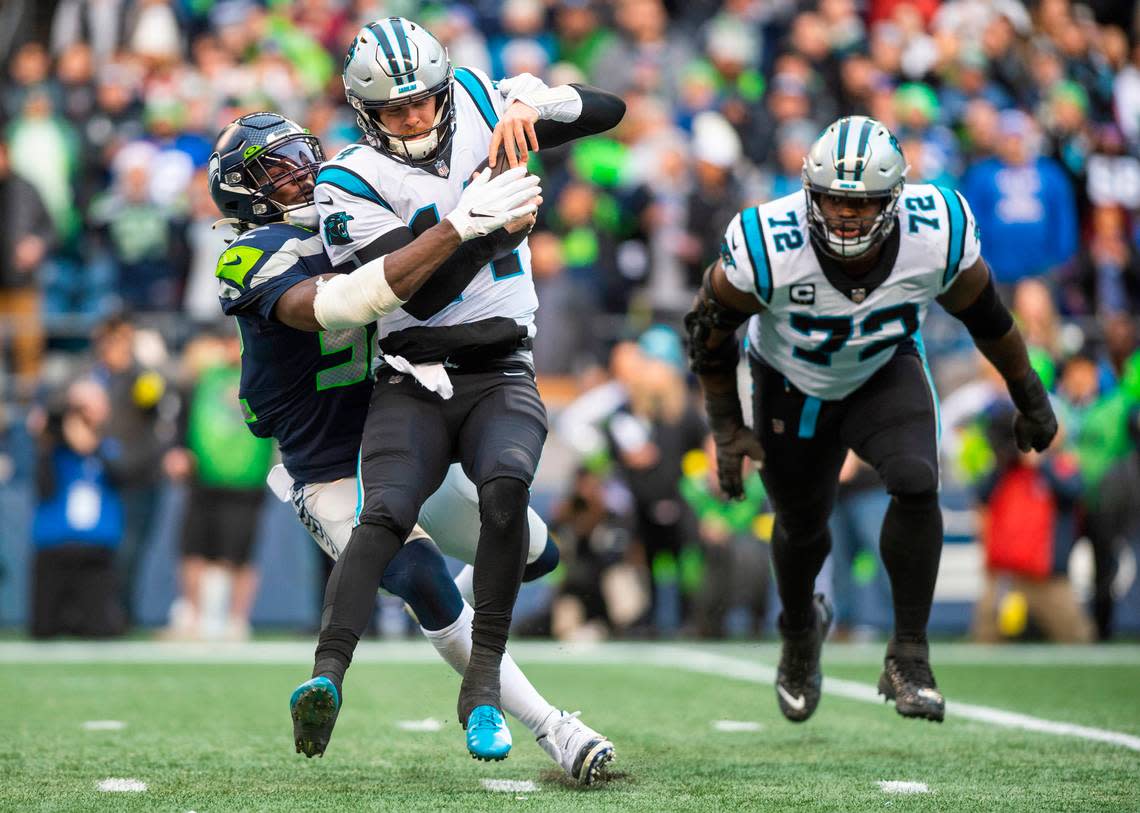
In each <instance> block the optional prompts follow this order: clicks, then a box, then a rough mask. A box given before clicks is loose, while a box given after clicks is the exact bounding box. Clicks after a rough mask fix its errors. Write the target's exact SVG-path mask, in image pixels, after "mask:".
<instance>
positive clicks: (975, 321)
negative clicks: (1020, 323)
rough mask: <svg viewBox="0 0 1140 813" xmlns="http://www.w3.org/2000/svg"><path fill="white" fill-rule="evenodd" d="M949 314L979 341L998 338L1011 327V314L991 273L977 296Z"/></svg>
mask: <svg viewBox="0 0 1140 813" xmlns="http://www.w3.org/2000/svg"><path fill="white" fill-rule="evenodd" d="M951 316H953V317H954V318H955V319H958V320H959V321H960V322H961V323H962V324H964V325H965V326H966V330H968V331H970V335H971V336H973V337H974V338H975V339H977V340H979V341H993V340H994V339H1000V338H1001V337H1002V336H1004V335H1005V334H1007V333H1009V329H1010V328H1011V327H1013V316H1012V315H1011V314H1010V312H1009V310H1008V309H1007V308H1006V306H1005V305H1004V304H1003V303H1002V301H1001V297H1000V296H998V292H997V288H995V287H994V278H993V275H992V274H991V275H990V277H989V279H987V280H986V287H985V288H983V289H982V292H981V293H980V294H978V298H977V299H975V300H974V301H973V302H972V303H971V304H970V305H968V306H967V307H965V308H963V309H962V310H960V311H958V312H957V313H953V314H951Z"/></svg>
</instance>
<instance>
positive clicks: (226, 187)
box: [209, 113, 324, 228]
mask: <svg viewBox="0 0 1140 813" xmlns="http://www.w3.org/2000/svg"><path fill="white" fill-rule="evenodd" d="M322 161H324V153H323V152H322V151H321V142H320V141H319V140H318V139H317V137H316V136H314V135H313V134H312V133H310V132H309V131H308V130H306V129H304V128H303V127H301V126H300V125H299V124H297V123H296V122H294V121H290V120H289V119H287V118H285V117H284V116H281V115H278V114H277V113H249V114H247V115H244V116H241V117H240V118H238V119H236V120H235V121H233V122H231V123H230V124H229V125H227V126H226V128H225V129H224V130H222V132H221V134H220V135H219V136H218V140H217V143H216V144H215V145H214V154H213V155H211V156H210V174H209V182H210V196H211V197H212V198H213V199H214V204H215V205H216V206H217V207H218V210H219V211H220V212H221V213H222V214H223V215H224V216H225V217H227V218H234V219H236V220H238V221H239V222H240V223H243V224H248V225H251V226H263V225H265V224H266V223H279V222H283V221H284V222H289V223H296V224H297V225H301V226H307V227H309V228H312V227H313V226H315V225H316V222H317V215H316V205H315V204H314V203H313V187H314V185H315V182H316V176H317V171H318V170H319V169H320V166H321V162H322Z"/></svg>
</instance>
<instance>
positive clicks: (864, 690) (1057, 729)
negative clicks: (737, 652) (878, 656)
mask: <svg viewBox="0 0 1140 813" xmlns="http://www.w3.org/2000/svg"><path fill="white" fill-rule="evenodd" d="M658 653H659V654H658V656H657V657H655V658H652V659H649V658H647V659H643V661H642V662H643V663H646V662H656V663H657V664H658V665H661V666H668V667H670V668H673V669H685V670H687V671H690V672H699V673H701V674H706V675H720V676H722V677H732V678H736V679H738V680H746V681H748V682H750V683H771V682H773V681H774V680H775V679H776V670H775V669H773V668H772V667H771V666H766V665H764V664H760V663H753V662H752V661H746V660H741V659H739V658H730V657H726V656H724V655H714V654H712V653H710V652H702V651H699V650H693V649H686V648H684V647H677V646H662V647H659V648H658ZM823 692H824V694H830V695H836V696H838V697H846V698H847V699H849V700H861V701H863V702H865V703H876V704H881V703H882V702H883V698H882V697H881V696H880V695H879V692H878V690H877V689H876V688H875V687H874V686H872V685H870V684H867V683H857V682H855V681H853V680H843V679H841V678H829V677H827V676H826V675H825V676H824V679H823ZM946 715H947V716H948V717H963V718H965V719H967V720H976V721H978V722H982V723H988V724H989V725H995V726H1001V727H1003V728H1020V729H1022V730H1023V731H1036V732H1039V733H1042V734H1057V735H1061V736H1069V737H1077V738H1079V739H1083V740H1091V741H1093V742H1103V743H1107V744H1109V745H1118V746H1121V747H1122V748H1129V749H1131V750H1133V751H1140V737H1135V736H1133V735H1131V734H1124V733H1122V732H1119V731H1109V730H1108V729H1104V728H1093V727H1091V726H1083V725H1076V724H1074V723H1059V722H1056V721H1054V720H1045V719H1043V718H1041V717H1033V716H1031V715H1029V714H1019V713H1017V712H1014V711H1004V710H1002V709H995V708H992V707H990V706H978V705H975V704H973V703H957V702H947V704H946Z"/></svg>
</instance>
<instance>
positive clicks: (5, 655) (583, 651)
mask: <svg viewBox="0 0 1140 813" xmlns="http://www.w3.org/2000/svg"><path fill="white" fill-rule="evenodd" d="M878 649H879V651H880V652H881V648H878ZM826 650H831V651H832V652H834V653H835V654H836V655H838V657H836V658H835V661H836V662H842V661H843V655H844V654H845V653H848V652H858V653H862V652H864V651H865V650H864V649H861V648H850V649H845V648H843V647H840V646H837V645H828V647H827V648H826ZM826 650H825V654H824V669H825V672H826V667H827V664H828V662H829V660H830V659H829V657H828V655H827V651H826ZM511 651H512V653H513V654H514V656H515V658H516V659H517V660H518V661H519V662H520V663H522V664H524V665H525V664H530V663H535V664H537V663H555V664H564V663H573V664H576V665H591V666H596V665H611V666H627V665H655V666H661V667H665V668H673V669H678V668H679V669H685V670H687V671H690V672H699V673H703V674H710V675H717V676H720V677H730V678H736V679H738V680H745V681H749V682H752V683H765V684H771V683H772V682H773V681H774V680H775V677H776V672H775V669H774V668H773V667H772V666H770V665H768V664H766V663H763V662H761V661H759V660H758V659H759V658H764V659H766V660H768V661H769V662H770V661H773V660H775V657H774V656H776V654H777V653H778V649H776V648H775V647H773V646H772V645H771V644H762V645H757V646H756V647H740V646H735V647H734V646H729V647H724V648H722V651H727V652H730V653H732V654H721V653H720V652H717V651H716V649H715V648H714V647H710V646H705V645H701V646H685V645H659V644H626V643H616V644H583V645H568V644H560V643H552V642H528V641H523V642H519V643H517V644H512V645H511ZM866 651H867V652H869V653H870V652H872V651H873V650H866ZM934 652H935V662H936V663H939V662H953V663H976V664H979V665H986V664H991V663H1008V664H1018V663H1024V661H1023V660H1021V655H1023V654H1024V656H1026V660H1028V661H1030V662H1031V663H1033V664H1039V665H1069V664H1084V665H1099V664H1102V663H1104V664H1115V665H1123V666H1133V665H1135V666H1140V647H1134V646H1124V647H1115V646H1114V647H1107V648H1093V647H1057V648H1048V647H1026V648H1023V647H1009V648H1003V649H990V648H987V647H977V646H972V645H968V644H967V645H960V644H941V645H940V644H935V645H934ZM943 656H945V658H944V657H943ZM862 657H863V656H862V654H860V660H859V662H864V661H863V660H862ZM879 657H881V654H880V655H879ZM311 658H312V642H311V641H304V642H290V641H280V642H257V643H246V644H185V643H169V642H154V641H125V642H119V643H89V644H88V643H73V642H66V643H31V642H7V643H0V663H32V664H44V663H251V664H290V665H298V666H302V665H304V664H306V663H308V662H309V661H310V659H311ZM437 660H438V656H437V655H436V654H435V651H434V650H433V649H432V648H431V647H430V646H429V645H428V644H427V643H426V642H423V641H407V642H393V643H389V642H383V643H375V642H368V643H365V644H362V645H361V647H360V649H359V650H358V651H357V654H356V656H355V657H354V658H353V662H354V663H435V662H436V661H437ZM824 692H825V693H826V694H830V695H835V696H838V697H844V698H847V699H849V700H860V701H863V702H868V703H882V698H881V697H880V696H879V694H878V692H877V691H876V689H875V687H874V686H872V685H870V684H865V683H858V682H856V681H851V680H843V679H840V678H829V677H826V675H825V680H824ZM946 713H947V715H948V716H950V717H951V718H953V717H960V718H965V719H968V720H975V721H978V722H981V723H986V724H988V725H995V726H1000V727H1004V728H1016V729H1021V730H1023V731H1035V732H1040V733H1045V734H1054V735H1060V736H1069V737H1076V738H1079V739H1084V740H1089V741H1093V742H1103V743H1107V744H1110V745H1116V746H1120V747H1123V748H1128V749H1131V750H1133V751H1140V737H1136V736H1133V735H1131V734H1124V733H1122V732H1118V731H1110V730H1107V729H1101V728H1093V727H1090V726H1081V725H1076V724H1073V723H1062V722H1056V721H1053V720H1046V719H1042V718H1039V717H1033V716H1030V715H1028V714H1019V713H1017V712H1011V711H1004V710H1002V709H997V708H992V707H989V706H979V705H974V704H970V703H960V702H954V701H951V702H949V703H947V708H946Z"/></svg>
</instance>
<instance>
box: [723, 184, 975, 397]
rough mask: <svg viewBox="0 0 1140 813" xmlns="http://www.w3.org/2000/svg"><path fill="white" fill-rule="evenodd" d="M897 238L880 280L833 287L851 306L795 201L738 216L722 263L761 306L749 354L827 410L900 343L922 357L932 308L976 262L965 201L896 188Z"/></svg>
mask: <svg viewBox="0 0 1140 813" xmlns="http://www.w3.org/2000/svg"><path fill="white" fill-rule="evenodd" d="M895 231H897V232H898V246H899V247H898V256H897V258H896V260H895V262H894V265H893V267H891V268H890V269H889V270H888V272H887V274H886V277H885V278H882V275H881V274H876V273H875V271H872V272H870V273H869V274H868V275H867V276H866V277H865V280H866V281H867V286H866V287H860V280H859V279H855V278H850V277H847V278H845V279H841V280H839V281H838V282H839V283H840V284H842V285H843V286H844V287H845V288H847V289H848V293H849V294H850V296H849V295H848V293H844V291H843V290H841V289H840V287H837V285H836V284H833V282H832V279H829V276H828V274H827V273H826V272H825V271H824V269H823V267H822V266H821V265H820V262H819V259H818V258H817V257H816V254H815V250H814V249H813V248H812V246H811V239H810V237H809V233H808V221H807V200H806V198H805V196H804V193H803V192H796V193H794V194H791V195H787V196H785V197H782V198H778V199H777V200H774V201H771V202H769V203H766V204H764V205H763V206H758V207H754V208H751V209H745V210H744V211H743V212H741V213H739V214H738V215H736V217H734V218H733V219H732V222H731V223H730V224H729V226H728V230H727V231H726V232H725V243H724V247H723V250H722V257H721V263H722V265H723V266H724V270H725V272H726V274H727V276H728V279H729V281H730V282H731V283H732V284H733V285H734V286H735V287H736V288H739V289H740V290H742V291H746V292H747V293H750V294H753V295H754V296H756V298H757V299H759V300H760V302H761V303H762V304H763V305H764V310H763V311H762V312H761V313H760V314H758V315H756V316H753V317H752V319H751V321H750V322H749V325H748V343H749V351H750V352H752V353H755V354H757V355H758V356H759V357H760V358H762V359H763V360H764V361H765V362H767V363H768V364H770V365H771V366H772V367H774V368H775V369H777V370H779V371H780V372H781V373H783V374H784V376H786V377H787V379H788V380H789V381H790V382H791V383H792V384H793V385H794V386H795V387H796V388H797V389H799V390H800V391H801V392H804V393H806V394H808V395H811V396H814V397H816V398H820V399H823V400H828V401H831V400H838V399H841V398H844V397H846V396H847V395H849V394H851V393H852V392H854V391H855V390H856V389H858V388H859V386H860V385H862V384H863V383H864V382H865V381H867V379H869V378H870V377H871V376H872V375H873V374H874V373H875V371H877V370H878V369H879V368H880V367H882V366H883V365H884V364H886V363H887V361H888V360H889V359H890V358H891V356H892V355H893V353H894V351H895V348H896V346H897V345H898V344H900V343H902V342H903V341H906V340H907V339H910V338H913V339H914V341H915V342H916V343H918V344H919V347H920V348H921V336H920V335H919V333H918V331H919V328H920V327H921V326H922V322H923V320H924V319H925V318H926V312H927V309H928V308H929V306H930V303H931V302H932V301H933V300H934V299H935V297H937V296H939V295H940V294H942V293H943V292H944V291H945V290H946V289H947V288H949V287H950V285H951V284H952V283H953V282H954V280H955V279H956V278H957V275H958V273H959V272H960V271H961V270H962V269H964V268H969V267H970V266H971V265H973V264H974V263H975V262H976V261H977V259H978V256H979V255H980V254H981V243H980V241H979V235H978V230H977V226H976V224H975V221H974V215H973V213H972V212H971V211H970V207H969V205H968V204H967V203H966V201H965V199H964V198H963V197H962V196H961V195H959V194H958V193H957V192H955V191H954V190H952V189H945V188H942V187H937V186H932V185H930V184H907V185H906V186H905V187H904V188H903V191H902V195H901V196H900V199H899V206H898V222H897V223H896V225H895ZM891 239H892V240H893V239H895V238H894V237H893V236H892V237H891ZM877 280H881V281H879V282H878V284H877V285H875V284H874V283H875V282H876V281H877Z"/></svg>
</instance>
